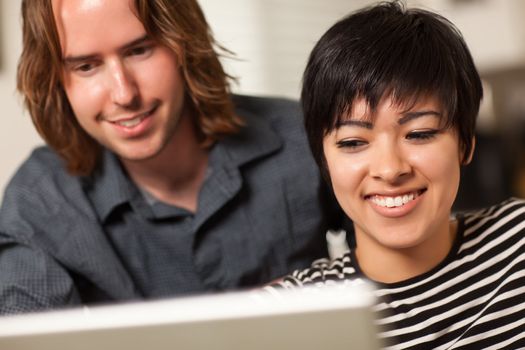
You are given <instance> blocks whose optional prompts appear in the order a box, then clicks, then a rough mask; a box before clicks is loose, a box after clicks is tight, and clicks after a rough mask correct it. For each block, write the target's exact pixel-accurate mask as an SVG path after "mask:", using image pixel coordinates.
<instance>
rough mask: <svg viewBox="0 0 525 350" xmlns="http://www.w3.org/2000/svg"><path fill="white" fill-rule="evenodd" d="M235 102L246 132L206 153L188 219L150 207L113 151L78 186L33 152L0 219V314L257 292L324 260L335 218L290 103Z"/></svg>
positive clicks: (47, 154)
mask: <svg viewBox="0 0 525 350" xmlns="http://www.w3.org/2000/svg"><path fill="white" fill-rule="evenodd" d="M234 101H235V102H236V106H237V113H238V114H239V115H240V116H241V117H243V118H244V120H245V122H246V126H245V127H244V128H243V129H242V130H241V131H240V133H238V134H236V135H233V136H230V137H228V138H226V139H225V140H223V141H221V142H218V143H217V144H215V146H214V147H213V148H212V149H211V151H210V160H209V169H208V175H207V178H206V179H205V182H204V184H203V186H202V188H201V191H200V193H199V198H198V209H197V211H196V212H195V213H191V212H188V211H186V210H184V209H181V208H177V207H174V206H170V205H167V204H164V203H162V202H158V201H149V200H147V198H146V197H147V196H146V197H145V196H144V193H143V192H141V191H140V190H139V189H138V188H137V187H136V186H135V184H134V183H133V182H132V181H131V180H130V179H129V178H128V176H127V175H126V174H125V172H124V171H123V169H122V167H121V166H120V163H119V161H118V159H117V158H116V156H115V155H114V154H112V153H110V152H109V151H106V152H105V154H104V158H103V162H102V164H101V167H100V169H99V170H98V171H97V172H96V173H95V174H94V175H93V176H90V177H75V176H71V175H69V174H68V173H67V172H66V171H65V168H64V164H63V162H62V160H61V159H59V157H58V156H57V155H56V154H55V153H54V152H53V151H52V150H50V149H49V148H47V147H41V148H38V149H36V150H35V151H34V152H33V154H32V155H31V156H30V158H29V159H28V160H27V161H26V162H25V163H24V164H23V165H22V166H21V168H20V169H19V171H18V172H17V173H16V175H15V176H14V177H13V179H12V180H11V182H10V184H9V185H8V187H7V189H6V192H5V196H4V202H3V205H2V208H1V210H0V312H1V313H17V312H26V311H34V310H41V309H49V308H59V307H64V306H72V305H80V304H92V303H108V302H115V301H124V300H138V299H152V298H161V297H171V296H177V295H185V294H194V293H205V292H210V291H225V290H232V289H239V288H245V287H254V286H258V285H261V284H264V283H267V282H269V281H271V280H273V279H275V278H278V277H281V276H283V275H285V274H287V273H289V272H290V271H292V270H294V269H298V268H304V267H306V266H309V264H310V263H311V261H312V260H313V259H316V258H319V257H323V256H326V243H325V241H324V233H325V231H326V229H327V228H328V226H334V225H337V222H338V220H339V217H340V211H339V209H336V208H338V207H337V205H336V204H335V200H334V199H333V197H332V196H331V195H330V194H329V193H328V192H327V191H326V188H325V186H324V185H323V184H322V181H321V179H320V175H319V171H318V169H317V167H316V165H315V163H314V161H313V158H312V157H311V154H310V151H309V148H308V146H307V142H306V138H305V134H304V130H303V128H302V121H301V119H300V113H299V109H298V105H297V103H295V102H292V101H288V100H279V99H264V98H255V97H240V96H237V97H235V99H234Z"/></svg>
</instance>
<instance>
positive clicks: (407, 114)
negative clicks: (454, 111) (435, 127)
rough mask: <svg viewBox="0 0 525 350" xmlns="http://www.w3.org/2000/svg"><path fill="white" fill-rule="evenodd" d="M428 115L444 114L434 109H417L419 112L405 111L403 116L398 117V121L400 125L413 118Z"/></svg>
mask: <svg viewBox="0 0 525 350" xmlns="http://www.w3.org/2000/svg"><path fill="white" fill-rule="evenodd" d="M426 116H435V117H438V118H441V117H442V116H443V115H442V114H441V113H439V112H436V111H433V110H428V111H426V110H423V111H417V112H405V113H403V116H402V117H401V118H399V119H398V121H397V123H398V124H399V125H403V124H405V123H408V122H409V121H411V120H413V119H416V118H421V117H426Z"/></svg>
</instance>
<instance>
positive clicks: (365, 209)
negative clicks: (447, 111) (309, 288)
mask: <svg viewBox="0 0 525 350" xmlns="http://www.w3.org/2000/svg"><path fill="white" fill-rule="evenodd" d="M442 118H443V116H442V109H441V108H440V105H439V104H438V103H437V102H436V100H435V99H433V98H422V99H420V100H418V102H417V103H416V104H415V105H414V106H413V107H412V108H411V109H410V110H408V111H406V110H405V109H404V108H401V107H397V106H396V105H394V104H392V101H391V99H390V98H385V99H383V100H382V101H381V103H380V104H379V105H378V107H377V110H376V111H375V113H374V115H373V116H371V115H370V111H369V108H368V107H367V104H366V102H365V101H364V100H363V99H359V100H357V101H356V102H355V103H354V105H353V109H352V111H351V113H349V115H348V116H347V117H346V118H345V119H344V120H343V121H342V123H341V125H340V126H339V127H338V128H336V129H335V130H334V131H333V132H331V133H329V134H328V135H327V136H325V139H324V143H323V146H324V154H325V157H326V162H327V165H328V171H329V173H330V179H331V182H332V185H333V189H334V192H335V195H336V197H337V200H338V202H339V204H340V205H341V207H342V208H343V210H344V211H345V213H346V214H347V215H348V216H349V217H350V218H351V219H352V220H353V222H354V227H355V232H356V238H357V242H358V246H357V249H358V251H359V250H360V249H361V250H362V251H361V254H369V255H370V254H371V255H373V254H374V253H377V252H401V251H403V252H405V253H409V252H412V253H414V252H417V253H418V256H421V255H422V256H425V254H428V255H429V256H430V255H431V254H432V251H433V250H434V249H435V247H436V245H441V246H442V245H444V244H445V243H446V242H447V241H449V240H450V228H449V216H450V212H451V207H452V203H453V202H454V199H455V197H456V193H457V189H458V186H459V175H460V147H459V145H458V137H457V133H456V132H455V131H454V130H453V129H450V128H443V127H442ZM363 250H366V251H363Z"/></svg>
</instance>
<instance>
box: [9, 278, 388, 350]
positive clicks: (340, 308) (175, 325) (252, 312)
mask: <svg viewBox="0 0 525 350" xmlns="http://www.w3.org/2000/svg"><path fill="white" fill-rule="evenodd" d="M373 303H374V298H373V296H372V293H371V287H370V286H369V285H366V284H363V283H357V284H356V283H345V284H344V285H343V284H335V285H333V286H325V287H323V288H303V289H299V290H293V291H279V292H274V293H271V292H268V291H266V290H259V291H242V292H231V293H224V294H212V295H204V296H192V297H183V298H175V299H164V300H159V301H142V302H134V303H126V304H119V305H111V306H97V307H90V308H88V307H84V308H79V309H69V310H64V311H51V312H42V313H33V314H26V315H18V316H5V317H0V349H6V350H8V349H16V350H30V349H35V350H36V349H38V350H66V349H67V350H72V349H74V350H94V349H96V350H98V349H104V350H105V349H126V350H139V349H140V350H154V349H155V350H165V349H166V350H167V349H170V350H171V349H182V350H194V349H195V350H196V349H199V350H200V349H218V350H221V349H228V350H232V349H253V350H269V349H271V350H275V349H300V350H319V349H330V350H339V349H345V350H348V349H359V350H377V349H379V348H380V346H381V344H380V343H379V341H378V339H377V331H376V328H375V325H374V321H373V312H372V305H373Z"/></svg>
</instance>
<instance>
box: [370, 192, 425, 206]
mask: <svg viewBox="0 0 525 350" xmlns="http://www.w3.org/2000/svg"><path fill="white" fill-rule="evenodd" d="M416 197H417V193H410V194H405V195H403V196H396V197H379V196H373V197H371V201H372V202H374V203H375V204H377V205H379V206H380V207H386V208H394V207H400V206H403V205H405V204H407V203H408V202H410V201H412V200H414V199H415V198H416Z"/></svg>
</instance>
